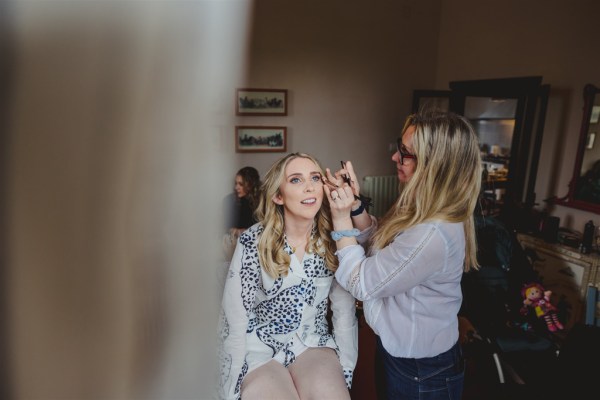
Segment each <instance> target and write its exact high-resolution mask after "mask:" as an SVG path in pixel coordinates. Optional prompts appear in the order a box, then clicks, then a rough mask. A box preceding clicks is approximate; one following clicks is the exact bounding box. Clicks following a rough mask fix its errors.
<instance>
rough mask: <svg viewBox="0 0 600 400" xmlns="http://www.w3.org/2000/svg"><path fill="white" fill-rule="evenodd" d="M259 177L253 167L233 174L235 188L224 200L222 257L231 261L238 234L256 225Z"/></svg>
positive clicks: (244, 168)
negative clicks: (255, 212) (255, 214)
mask: <svg viewBox="0 0 600 400" xmlns="http://www.w3.org/2000/svg"><path fill="white" fill-rule="evenodd" d="M260 185H261V181H260V175H259V173H258V171H257V170H256V168H254V167H250V166H247V167H243V168H241V169H240V170H239V171H238V172H237V173H236V174H235V186H234V191H233V193H230V194H229V195H227V196H226V197H225V200H224V207H223V209H224V211H225V218H224V219H225V230H226V231H225V234H224V235H223V239H222V245H223V255H224V258H225V260H226V261H229V260H230V259H231V256H232V254H233V250H234V249H235V244H236V242H237V239H238V238H239V236H240V234H241V233H242V232H244V231H245V230H246V229H248V228H249V227H251V226H252V225H253V224H255V223H256V218H255V217H254V210H256V207H257V205H258V198H259V190H260Z"/></svg>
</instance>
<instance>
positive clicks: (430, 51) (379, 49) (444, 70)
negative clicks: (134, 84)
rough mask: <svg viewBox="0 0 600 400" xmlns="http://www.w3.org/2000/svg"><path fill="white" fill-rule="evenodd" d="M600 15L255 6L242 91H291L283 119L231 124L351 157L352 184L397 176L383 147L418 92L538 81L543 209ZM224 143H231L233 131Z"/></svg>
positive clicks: (257, 161)
mask: <svg viewBox="0 0 600 400" xmlns="http://www.w3.org/2000/svg"><path fill="white" fill-rule="evenodd" d="M599 11H600V3H598V2H596V1H584V0H578V1H575V2H570V3H565V2H564V1H559V0H551V1H544V0H533V1H520V0H507V1H502V2H494V3H493V5H492V4H491V3H489V2H482V1H479V0H441V1H440V0H430V1H419V2H416V1H378V2H372V3H371V2H369V3H368V2H348V1H339V0H329V1H326V2H322V1H321V2H315V1H308V2H285V1H278V0H260V1H258V2H257V5H256V6H255V15H254V31H253V34H252V36H251V39H250V53H249V56H250V58H249V71H248V75H247V77H246V79H245V80H242V81H241V82H239V84H240V85H249V86H251V87H266V88H268V87H272V88H286V89H288V90H289V91H290V96H289V104H290V110H289V115H288V116H287V117H243V118H242V117H238V118H237V119H236V123H237V124H240V125H260V124H264V125H268V124H276V125H284V126H287V127H288V135H289V146H288V150H289V151H306V152H310V153H313V154H314V155H316V156H317V157H318V158H319V159H321V161H322V162H323V164H325V166H330V167H333V168H335V167H337V165H338V164H339V161H338V160H339V159H350V160H352V161H354V163H355V166H356V168H357V170H358V172H359V175H360V177H363V176H365V175H378V174H393V165H392V163H391V162H390V160H389V155H390V153H389V146H390V143H391V142H393V140H394V137H395V136H396V135H397V133H398V129H399V128H400V127H401V124H402V121H403V118H404V117H405V116H406V114H407V113H408V112H409V111H410V100H411V94H412V91H413V90H414V89H448V82H450V81H454V80H469V79H487V78H504V77H518V76H531V75H541V76H543V78H544V83H547V84H550V85H551V94H550V96H551V98H550V103H549V106H548V114H547V118H546V128H545V132H544V140H543V143H542V149H541V158H540V163H539V167H538V177H537V180H536V195H537V202H538V203H539V206H538V208H542V207H544V206H545V205H546V203H545V202H544V201H543V200H544V199H547V198H549V197H552V196H555V195H558V196H564V195H565V194H566V193H567V189H568V183H569V181H570V179H571V175H572V172H573V162H574V157H575V151H576V146H577V141H578V137H579V126H580V123H581V107H582V105H583V102H582V91H583V86H584V85H585V84H586V83H595V84H596V85H600V73H599V72H598V71H600V68H599V67H600V65H599V64H600V53H599V52H598V51H597V50H596V49H597V47H598V45H597V34H596V32H595V26H596V25H595V24H596V19H595V18H596V17H595V16H597V15H598V12H599ZM232 90H233V89H232ZM232 130H233V127H232ZM227 135H230V137H231V139H226V140H225V142H226V143H227V141H229V144H227V146H231V147H233V133H231V134H230V133H227ZM280 155H281V154H280V153H252V154H242V155H239V157H238V161H237V163H238V165H237V167H241V166H244V165H254V166H256V167H257V168H258V169H259V171H260V172H261V174H262V173H264V172H265V171H266V169H267V168H268V166H269V165H270V164H271V163H272V162H273V161H274V160H275V159H276V158H277V157H279V156H280ZM550 211H551V214H552V215H556V216H559V217H561V222H562V225H564V226H568V227H571V228H573V229H578V230H581V229H583V225H584V223H585V222H586V221H587V220H589V219H590V218H591V219H596V220H595V222H596V224H600V218H598V217H597V215H595V214H591V213H588V212H584V211H579V210H576V209H571V208H567V207H562V206H554V207H551V208H550Z"/></svg>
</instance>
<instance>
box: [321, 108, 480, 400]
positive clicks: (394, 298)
mask: <svg viewBox="0 0 600 400" xmlns="http://www.w3.org/2000/svg"><path fill="white" fill-rule="evenodd" d="M397 144H398V148H397V151H396V152H395V153H394V155H393V156H392V161H393V162H394V163H396V168H397V174H398V180H399V181H400V182H401V183H403V184H404V188H403V190H402V193H401V194H400V196H399V198H398V200H397V201H396V203H395V204H394V205H393V207H392V208H391V209H390V210H389V212H388V213H387V215H386V216H385V217H384V218H383V220H382V221H381V223H380V224H378V223H377V220H376V219H375V218H374V217H371V216H370V215H369V214H368V213H367V212H366V211H364V210H363V209H362V208H363V207H362V205H361V204H360V201H357V200H355V195H358V194H359V193H358V192H359V187H358V184H357V179H356V174H355V173H354V169H353V166H352V164H351V163H350V162H348V163H346V169H342V170H340V171H338V172H337V173H336V174H335V176H332V175H331V174H330V173H329V171H328V178H329V179H330V180H332V181H335V182H337V184H338V185H339V186H340V188H339V189H333V190H329V188H326V189H325V192H326V194H327V197H328V198H329V200H330V203H331V212H332V220H333V227H334V232H333V233H332V235H333V236H334V238H335V239H336V240H337V241H336V243H337V249H338V251H337V253H336V254H337V256H338V258H339V267H338V269H337V271H336V273H335V277H336V279H337V281H338V282H339V283H340V284H341V285H342V286H343V287H345V288H346V289H348V290H349V291H350V293H352V294H353V295H354V296H355V297H356V298H357V299H359V300H362V301H363V306H364V311H365V317H366V320H367V322H368V324H369V325H370V326H371V328H372V329H373V331H374V332H375V334H376V337H377V364H378V367H377V368H378V369H379V368H380V369H381V371H383V374H382V375H383V378H384V380H385V382H384V384H383V389H384V390H385V397H386V398H388V399H415V400H416V399H420V400H422V399H436V400H437V399H454V400H456V399H460V398H461V394H462V388H463V381H464V361H463V358H462V350H461V348H460V345H459V343H458V320H457V313H458V311H459V308H460V305H461V302H462V293H461V286H460V281H461V277H462V273H463V271H468V270H469V269H470V268H477V260H476V243H475V229H474V223H473V212H474V209H475V205H476V203H477V198H478V195H479V190H480V185H481V172H482V169H481V168H482V167H481V159H480V153H479V145H478V139H477V135H476V134H475V132H474V130H473V128H472V127H471V125H470V124H469V122H468V121H467V120H466V119H465V118H463V117H461V116H458V115H455V114H452V113H444V112H429V113H425V114H415V115H411V116H409V117H408V119H407V120H406V123H405V126H404V128H403V130H402V134H401V137H400V138H398V142H397ZM345 174H349V177H350V180H351V185H348V184H347V183H343V180H342V179H341V178H342V175H345ZM357 239H358V242H360V243H367V241H368V240H369V239H370V241H369V243H370V250H369V253H368V254H365V250H364V249H363V247H361V246H360V245H358V244H357Z"/></svg>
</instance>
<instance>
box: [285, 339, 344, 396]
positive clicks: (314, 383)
mask: <svg viewBox="0 0 600 400" xmlns="http://www.w3.org/2000/svg"><path fill="white" fill-rule="evenodd" d="M288 369H289V371H290V374H291V375H292V379H293V380H294V384H295V385H296V390H298V394H299V395H300V398H301V399H303V400H345V399H347V400H350V392H349V391H348V388H347V387H346V381H345V379H344V372H343V370H342V366H341V364H340V361H339V359H338V357H337V354H335V351H334V350H333V349H330V348H310V349H307V350H305V351H304V352H303V353H302V354H300V355H299V356H298V357H297V358H296V361H295V362H294V363H293V364H291V365H290V366H289V367H288Z"/></svg>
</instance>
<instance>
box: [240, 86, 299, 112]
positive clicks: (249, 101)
mask: <svg viewBox="0 0 600 400" xmlns="http://www.w3.org/2000/svg"><path fill="white" fill-rule="evenodd" d="M235 114H236V115H268V116H285V115H287V89H246V88H244V89H237V90H236V107H235Z"/></svg>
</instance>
